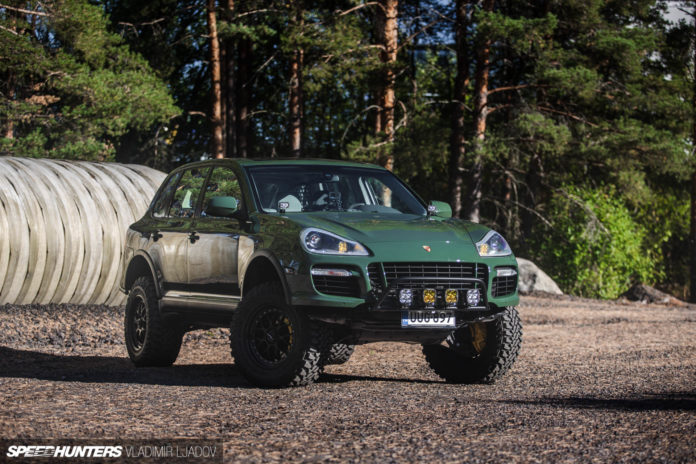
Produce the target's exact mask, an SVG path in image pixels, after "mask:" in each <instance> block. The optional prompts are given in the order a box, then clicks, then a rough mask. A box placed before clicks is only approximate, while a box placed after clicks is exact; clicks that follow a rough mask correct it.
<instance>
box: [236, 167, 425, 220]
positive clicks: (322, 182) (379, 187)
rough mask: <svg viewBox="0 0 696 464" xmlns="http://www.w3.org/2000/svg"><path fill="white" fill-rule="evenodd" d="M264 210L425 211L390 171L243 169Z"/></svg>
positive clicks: (286, 211) (420, 213) (421, 213)
mask: <svg viewBox="0 0 696 464" xmlns="http://www.w3.org/2000/svg"><path fill="white" fill-rule="evenodd" d="M247 172H248V174H249V178H250V179H251V183H252V186H253V188H254V190H255V194H256V198H257V201H258V203H259V206H260V207H261V209H262V210H263V211H264V212H266V213H276V212H281V213H300V212H308V211H339V212H356V213H357V212H368V213H387V214H390V213H391V214H416V215H421V216H422V215H425V214H426V209H425V206H423V204H422V203H421V202H420V200H418V198H416V197H415V196H414V195H413V194H412V193H411V192H410V191H409V190H408V188H406V186H404V184H403V183H401V181H400V180H399V179H398V178H397V177H396V176H394V175H393V174H392V173H390V172H389V171H384V170H381V169H370V168H353V167H345V166H331V165H325V166H301V165H294V166H291V165H284V166H283V165H275V166H253V167H249V168H247Z"/></svg>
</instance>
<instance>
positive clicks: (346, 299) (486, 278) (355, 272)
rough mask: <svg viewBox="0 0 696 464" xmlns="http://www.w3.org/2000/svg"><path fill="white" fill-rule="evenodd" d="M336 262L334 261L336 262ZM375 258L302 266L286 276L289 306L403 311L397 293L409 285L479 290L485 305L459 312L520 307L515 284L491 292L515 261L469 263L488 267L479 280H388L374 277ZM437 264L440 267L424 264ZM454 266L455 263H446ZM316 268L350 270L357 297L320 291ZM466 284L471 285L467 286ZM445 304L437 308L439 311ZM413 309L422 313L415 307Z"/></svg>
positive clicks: (501, 259)
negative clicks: (505, 291)
mask: <svg viewBox="0 0 696 464" xmlns="http://www.w3.org/2000/svg"><path fill="white" fill-rule="evenodd" d="M334 259H335V258H334ZM375 264H379V263H375V258H374V257H366V258H352V259H351V260H350V261H348V260H345V261H342V262H335V261H333V262H332V261H331V260H329V259H324V260H321V261H319V262H318V263H317V262H315V263H308V264H306V265H303V266H301V267H299V268H297V269H296V270H294V272H292V273H291V274H286V279H287V282H288V287H289V288H290V289H291V298H290V303H291V304H293V305H294V306H305V307H321V308H324V309H325V310H330V309H354V310H357V309H368V310H372V311H390V310H395V311H401V310H402V309H403V308H402V307H401V305H399V304H398V298H397V299H396V300H395V299H394V297H395V291H396V290H398V289H399V288H400V287H401V285H402V284H405V283H408V284H409V286H410V287H411V288H416V289H420V290H422V289H423V288H431V287H434V288H436V289H438V292H441V291H443V290H444V289H445V288H447V287H449V286H450V285H455V286H456V287H457V288H459V289H460V290H462V289H465V288H473V287H476V288H479V289H480V291H481V297H482V302H481V304H480V305H479V306H477V307H476V308H468V307H465V306H459V307H458V308H457V309H467V310H471V309H488V308H489V307H490V306H491V305H493V306H495V307H499V308H500V307H506V306H516V305H517V304H518V303H519V295H518V293H517V285H516V282H515V285H514V289H513V291H512V292H509V293H508V294H505V295H497V294H494V293H493V292H492V287H493V286H494V285H493V284H494V282H495V281H494V279H496V277H498V269H502V268H507V269H509V268H513V269H515V270H517V261H516V260H515V258H514V257H512V256H510V257H501V258H490V259H488V260H487V262H483V263H482V262H479V263H470V264H473V265H474V266H476V265H478V266H482V265H483V266H485V268H486V272H485V273H484V274H485V275H481V276H478V277H446V278H444V277H433V276H422V277H414V276H409V277H407V278H396V279H387V277H386V276H385V275H384V272H383V270H382V269H383V268H382V267H381V264H380V267H379V269H380V270H382V271H381V272H380V273H379V274H380V275H378V276H375V275H374V266H375ZM425 264H433V265H434V264H437V263H425ZM444 264H453V263H444ZM314 266H319V267H335V268H340V269H347V270H350V271H351V272H352V277H351V278H352V279H354V280H355V283H356V287H355V293H354V294H353V295H351V296H345V295H332V294H327V293H323V292H321V291H319V290H318V289H317V286H316V285H315V282H314V281H313V279H312V276H311V274H310V270H311V268H312V267H314ZM369 269H373V275H370V272H369ZM464 283H468V284H469V287H467V285H464ZM441 305H443V303H441V304H438V305H437V309H440V307H441ZM412 309H423V308H419V307H413V308H412Z"/></svg>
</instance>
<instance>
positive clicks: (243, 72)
mask: <svg viewBox="0 0 696 464" xmlns="http://www.w3.org/2000/svg"><path fill="white" fill-rule="evenodd" d="M250 59H251V41H249V39H242V40H241V41H240V42H239V64H238V66H237V70H238V76H237V102H236V103H237V155H238V156H241V157H242V158H246V157H247V156H248V155H249V152H248V151H249V140H248V137H249V96H248V94H249V80H250V79H251V71H250V66H249V60H250Z"/></svg>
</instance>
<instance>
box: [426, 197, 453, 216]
mask: <svg viewBox="0 0 696 464" xmlns="http://www.w3.org/2000/svg"><path fill="white" fill-rule="evenodd" d="M430 204H431V205H432V206H434V207H435V216H439V217H442V218H445V219H447V218H451V217H452V207H451V206H450V205H449V203H445V202H444V201H435V200H433V201H431V202H430Z"/></svg>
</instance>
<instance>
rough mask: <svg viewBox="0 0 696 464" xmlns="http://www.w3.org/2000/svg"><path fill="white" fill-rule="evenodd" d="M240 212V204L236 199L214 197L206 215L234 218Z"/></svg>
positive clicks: (206, 210)
mask: <svg viewBox="0 0 696 464" xmlns="http://www.w3.org/2000/svg"><path fill="white" fill-rule="evenodd" d="M238 211H239V202H238V201H237V199H236V198H235V197H213V198H211V199H210V202H209V203H208V207H207V208H206V209H205V214H207V215H208V216H216V217H232V216H233V215H234V214H235V213H237V212H238Z"/></svg>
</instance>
